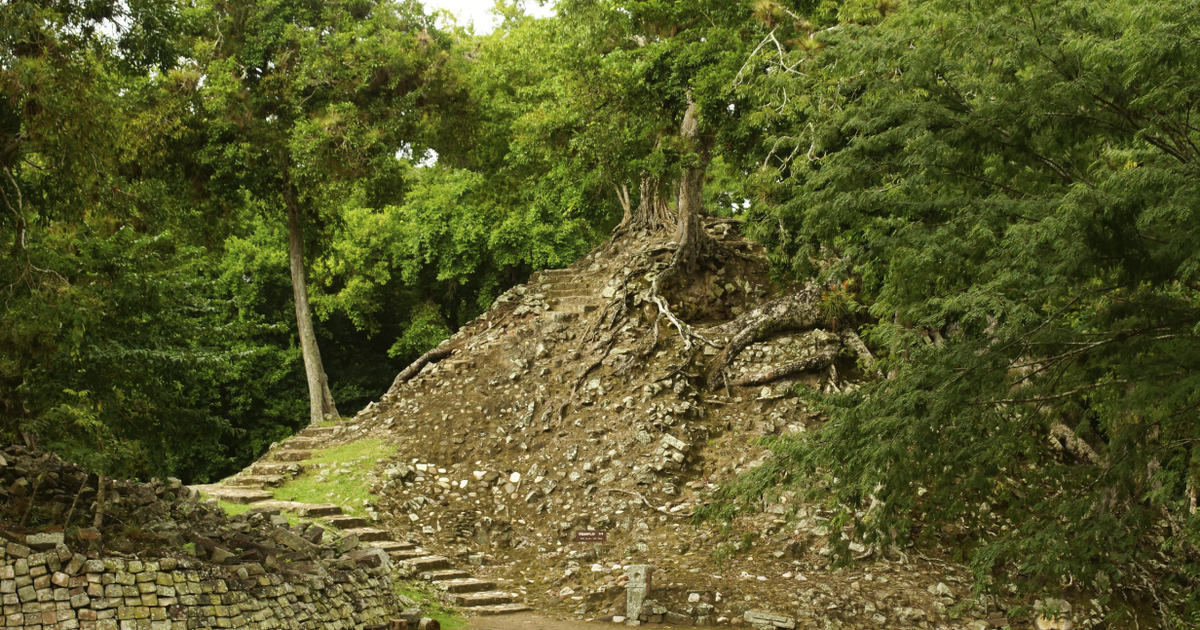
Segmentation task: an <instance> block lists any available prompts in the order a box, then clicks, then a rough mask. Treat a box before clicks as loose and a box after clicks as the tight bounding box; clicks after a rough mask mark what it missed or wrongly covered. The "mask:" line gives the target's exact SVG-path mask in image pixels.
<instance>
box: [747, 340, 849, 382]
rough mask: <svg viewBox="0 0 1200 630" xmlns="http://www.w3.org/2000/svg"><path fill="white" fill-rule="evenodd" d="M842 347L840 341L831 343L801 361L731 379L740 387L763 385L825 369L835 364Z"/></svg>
mask: <svg viewBox="0 0 1200 630" xmlns="http://www.w3.org/2000/svg"><path fill="white" fill-rule="evenodd" d="M840 348H841V344H840V343H831V344H828V345H826V346H825V347H824V348H822V349H821V350H820V351H819V352H817V353H816V354H814V355H813V356H811V357H805V358H803V359H800V360H799V361H792V362H791V363H787V364H785V365H781V366H779V367H777V368H772V369H770V370H763V371H761V372H758V373H755V374H750V375H747V376H743V377H741V378H738V379H736V380H733V381H730V383H731V384H733V385H737V386H740V387H745V386H747V385H762V384H763V383H769V382H771V381H774V380H776V379H780V378H783V377H785V376H791V375H792V374H796V373H799V372H810V371H813V370H823V369H825V368H827V367H829V366H831V365H833V361H834V359H837V353H838V350H839V349H840Z"/></svg>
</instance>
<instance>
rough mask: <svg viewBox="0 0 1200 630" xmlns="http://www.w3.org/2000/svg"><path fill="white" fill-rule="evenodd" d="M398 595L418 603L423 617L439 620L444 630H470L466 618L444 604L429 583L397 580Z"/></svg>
mask: <svg viewBox="0 0 1200 630" xmlns="http://www.w3.org/2000/svg"><path fill="white" fill-rule="evenodd" d="M396 593H398V594H400V595H404V596H405V597H407V598H409V599H411V600H413V601H415V602H417V605H418V606H420V607H421V616H422V617H432V618H434V619H437V620H438V623H440V624H442V630H468V629H467V620H466V618H465V617H463V616H462V615H460V614H458V611H456V610H454V609H453V608H449V607H447V606H446V605H445V604H443V603H442V602H441V600H439V599H438V596H437V594H436V593H434V592H433V587H432V586H431V585H430V584H429V583H428V582H417V581H405V580H397V581H396Z"/></svg>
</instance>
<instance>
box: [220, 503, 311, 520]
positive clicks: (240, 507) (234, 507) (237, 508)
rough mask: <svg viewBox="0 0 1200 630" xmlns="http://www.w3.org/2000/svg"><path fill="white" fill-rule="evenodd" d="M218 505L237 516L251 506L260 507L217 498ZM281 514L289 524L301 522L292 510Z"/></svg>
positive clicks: (227, 512)
mask: <svg viewBox="0 0 1200 630" xmlns="http://www.w3.org/2000/svg"><path fill="white" fill-rule="evenodd" d="M217 507H219V508H221V509H222V510H225V514H227V515H229V516H237V515H238V514H243V513H245V512H247V511H249V510H250V509H251V508H255V507H259V506H258V505H255V504H253V503H230V502H228V501H221V500H220V499H218V500H217ZM280 515H281V516H283V517H284V518H286V519H287V520H288V525H295V524H297V523H299V522H300V517H299V516H296V515H295V514H293V513H291V512H280Z"/></svg>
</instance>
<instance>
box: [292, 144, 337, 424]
mask: <svg viewBox="0 0 1200 630" xmlns="http://www.w3.org/2000/svg"><path fill="white" fill-rule="evenodd" d="M283 201H284V204H285V205H286V206H287V215H288V268H289V269H290V270H291V273H292V296H293V298H294V299H295V302H296V328H297V329H298V330H299V331H300V352H301V354H303V356H304V375H305V377H306V378H307V380H308V407H309V416H310V421H311V423H312V424H317V423H318V422H321V421H322V420H324V419H325V416H326V415H329V416H332V417H333V418H337V417H338V412H337V407H336V406H335V405H334V402H333V395H332V394H330V393H329V379H328V377H326V376H325V368H324V367H323V366H322V365H321V349H320V348H319V347H317V335H316V332H314V330H313V325H312V313H311V311H310V310H309V307H308V283H307V281H306V280H305V278H304V224H303V223H302V222H301V220H300V208H299V207H298V205H297V203H296V191H295V190H294V189H293V188H292V181H291V177H290V176H289V173H288V169H287V167H286V166H285V167H284V171H283Z"/></svg>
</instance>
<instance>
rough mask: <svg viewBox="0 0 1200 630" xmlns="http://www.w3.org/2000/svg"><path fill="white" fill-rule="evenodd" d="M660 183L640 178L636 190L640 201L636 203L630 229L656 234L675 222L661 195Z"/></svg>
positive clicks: (645, 177)
mask: <svg viewBox="0 0 1200 630" xmlns="http://www.w3.org/2000/svg"><path fill="white" fill-rule="evenodd" d="M661 188H662V182H660V181H659V180H658V178H657V177H650V176H648V175H643V176H642V183H641V186H640V187H639V189H638V192H639V195H640V197H641V199H640V200H639V201H638V208H637V212H634V213H633V218H632V220H631V221H630V224H629V226H630V228H631V229H635V230H648V231H650V232H656V231H658V230H661V229H663V228H666V227H668V226H670V225H671V224H672V223H674V221H675V217H674V215H672V214H671V207H670V206H668V205H667V201H666V199H663V195H662V190H661Z"/></svg>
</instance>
